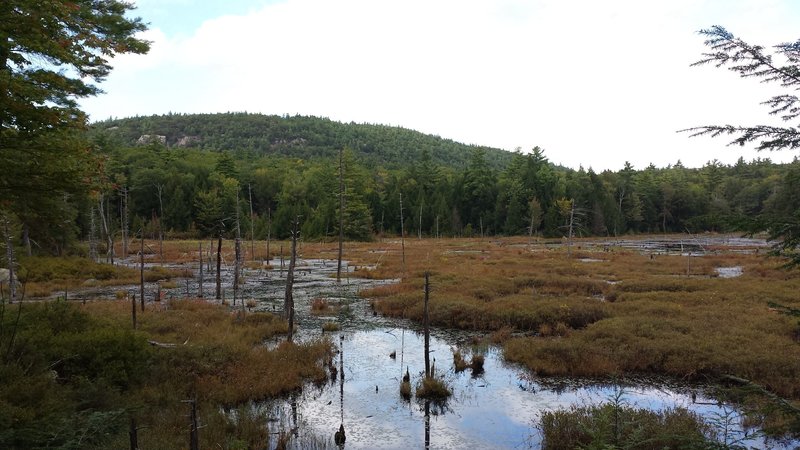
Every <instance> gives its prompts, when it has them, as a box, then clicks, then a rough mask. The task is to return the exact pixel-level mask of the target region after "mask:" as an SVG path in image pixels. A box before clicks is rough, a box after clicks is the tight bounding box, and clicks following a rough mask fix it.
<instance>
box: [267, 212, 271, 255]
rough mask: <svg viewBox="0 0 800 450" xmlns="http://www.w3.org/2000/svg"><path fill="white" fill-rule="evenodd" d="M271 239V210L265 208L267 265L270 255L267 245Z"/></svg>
mask: <svg viewBox="0 0 800 450" xmlns="http://www.w3.org/2000/svg"><path fill="white" fill-rule="evenodd" d="M271 239H272V208H271V207H270V208H267V263H269V260H270V258H272V255H270V253H269V244H270V240H271Z"/></svg>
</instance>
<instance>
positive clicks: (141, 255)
mask: <svg viewBox="0 0 800 450" xmlns="http://www.w3.org/2000/svg"><path fill="white" fill-rule="evenodd" d="M140 233H141V245H140V247H139V295H140V296H141V297H142V298H141V300H140V301H141V302H142V312H144V230H140Z"/></svg>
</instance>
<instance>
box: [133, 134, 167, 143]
mask: <svg viewBox="0 0 800 450" xmlns="http://www.w3.org/2000/svg"><path fill="white" fill-rule="evenodd" d="M153 142H155V143H159V144H162V145H166V143H167V137H166V136H162V135H160V134H143V135H141V136H139V139H137V140H136V145H147V144H150V143H153Z"/></svg>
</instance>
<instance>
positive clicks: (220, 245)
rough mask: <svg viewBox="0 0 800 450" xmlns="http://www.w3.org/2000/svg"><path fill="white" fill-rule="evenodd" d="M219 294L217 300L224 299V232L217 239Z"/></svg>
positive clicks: (217, 293)
mask: <svg viewBox="0 0 800 450" xmlns="http://www.w3.org/2000/svg"><path fill="white" fill-rule="evenodd" d="M216 281H217V292H216V297H215V298H216V299H217V300H220V299H222V231H220V232H219V236H218V237H217V280H216Z"/></svg>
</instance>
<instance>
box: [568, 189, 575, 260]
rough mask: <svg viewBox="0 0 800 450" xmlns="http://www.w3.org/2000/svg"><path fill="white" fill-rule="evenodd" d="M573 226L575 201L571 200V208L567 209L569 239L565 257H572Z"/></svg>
mask: <svg viewBox="0 0 800 450" xmlns="http://www.w3.org/2000/svg"><path fill="white" fill-rule="evenodd" d="M574 226H575V199H572V207H571V208H570V209H569V237H568V239H567V256H568V257H572V236H574V234H573V233H574V231H573V230H574V229H573V227H574Z"/></svg>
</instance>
